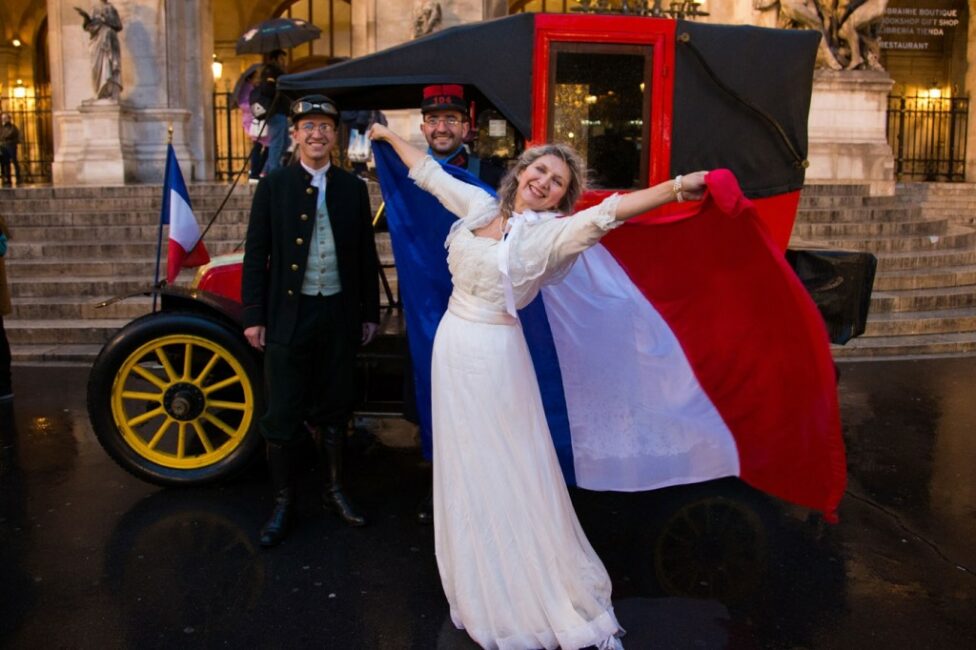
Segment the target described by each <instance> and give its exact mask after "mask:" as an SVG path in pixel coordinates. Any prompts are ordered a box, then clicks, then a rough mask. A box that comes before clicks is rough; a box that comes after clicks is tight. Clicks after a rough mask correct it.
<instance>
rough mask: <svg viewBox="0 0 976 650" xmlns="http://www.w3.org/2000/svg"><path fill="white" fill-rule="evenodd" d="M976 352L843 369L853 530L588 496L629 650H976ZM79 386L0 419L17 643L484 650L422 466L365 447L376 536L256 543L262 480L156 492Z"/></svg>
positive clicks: (363, 488)
mask: <svg viewBox="0 0 976 650" xmlns="http://www.w3.org/2000/svg"><path fill="white" fill-rule="evenodd" d="M974 376H976V358H969V359H946V360H935V361H924V362H923V361H903V362H886V363H858V364H845V365H843V366H842V378H841V404H842V411H843V418H844V430H845V437H846V440H847V445H848V456H849V459H848V463H849V468H850V476H849V478H850V488H849V493H848V496H847V497H846V498H845V500H844V502H843V504H842V506H841V510H840V514H841V523H840V525H838V526H826V525H824V524H822V522H821V521H820V520H819V519H818V518H817V517H816V516H809V514H808V513H807V512H806V511H801V510H799V509H796V508H791V507H787V506H785V505H783V504H782V503H779V502H775V501H773V500H771V499H768V498H766V497H763V496H762V495H760V494H757V493H755V492H754V491H752V490H750V489H748V488H746V487H745V486H743V485H741V484H739V483H738V482H736V481H732V480H729V481H718V482H714V483H710V484H705V485H699V486H692V487H688V488H682V489H671V490H662V491H658V492H656V493H650V494H637V495H634V494H598V493H590V492H576V493H574V495H573V496H574V501H575V503H576V505H577V509H578V511H579V513H580V518H581V521H582V522H583V525H584V527H585V528H586V530H587V533H588V535H589V537H590V539H591V541H592V543H593V545H594V547H595V548H596V549H597V551H598V552H599V553H600V555H601V557H603V559H604V561H605V563H606V565H607V568H608V570H609V571H610V573H611V576H612V577H613V581H614V601H615V608H616V610H617V613H618V617H619V619H620V621H621V623H622V624H623V626H624V627H625V628H627V630H628V635H627V637H626V638H625V642H626V647H627V648H629V649H630V650H633V649H634V648H641V649H643V648H682V647H696V648H798V647H804V648H852V647H858V648H859V647H885V646H887V647H890V648H908V647H911V648H916V647H932V648H936V647H938V648H957V647H958V648H969V647H976V622H974V621H973V616H972V613H973V611H976V610H974V605H976V575H974V574H973V571H974V570H976V544H974V540H976V474H974V472H973V471H972V468H973V466H974V462H976V427H974V423H976V400H974V399H973V390H972V377H974ZM86 378H87V369H85V368H17V369H15V382H16V386H17V400H16V403H15V404H13V405H6V406H0V586H2V587H0V646H3V647H15V648H27V647H85V648H87V647H99V648H128V647H139V648H155V647H212V646H222V647H223V646H226V647H255V648H264V647H306V646H308V647H348V648H379V649H387V648H389V649H400V648H444V649H446V648H458V649H471V648H474V647H475V646H474V645H473V644H472V643H471V642H470V641H469V640H468V639H467V637H466V635H465V634H464V633H463V632H458V631H457V630H455V629H454V628H453V626H452V625H451V624H450V620H449V617H448V612H447V606H446V603H445V601H444V597H443V595H442V592H441V589H440V584H439V581H438V578H437V570H436V564H435V561H434V557H433V531H432V529H431V528H429V527H422V526H419V525H417V524H416V523H415V522H414V519H413V512H414V507H415V505H416V503H417V501H418V499H419V497H420V496H422V494H423V492H424V489H425V484H426V481H427V473H428V472H429V470H428V469H427V468H426V467H425V466H424V465H423V463H421V462H419V460H418V456H417V454H416V453H415V452H414V451H412V450H397V449H391V448H388V447H383V446H381V445H378V444H372V445H361V446H360V447H359V448H358V450H357V451H356V453H354V454H353V455H352V458H351V459H350V463H349V473H350V475H351V481H350V483H351V485H350V490H349V491H350V493H351V494H352V495H354V496H355V497H356V500H357V502H358V503H359V505H360V506H361V507H362V509H363V510H365V511H366V512H367V513H368V514H370V515H371V523H370V526H368V527H366V528H363V529H350V528H345V527H343V526H342V525H340V524H339V523H338V521H337V520H336V519H334V518H332V517H330V516H328V515H326V514H325V513H322V512H321V511H319V510H318V508H317V506H316V505H315V502H314V498H313V494H314V483H315V481H316V473H317V470H316V469H315V468H314V467H309V468H308V471H307V473H306V475H305V476H306V478H305V481H306V485H305V486H304V487H305V490H304V492H303V494H304V496H305V500H304V502H303V503H302V505H301V509H300V513H301V515H302V516H301V519H300V521H299V523H298V527H297V529H296V530H295V531H294V533H293V535H292V536H291V537H290V538H289V539H288V540H287V541H286V543H285V544H284V545H283V546H281V547H279V548H278V549H275V550H274V551H271V552H267V551H262V550H260V549H259V548H258V547H257V544H256V540H255V531H256V528H257V527H258V526H259V525H260V523H261V521H262V519H263V517H264V515H265V514H266V509H267V508H268V506H269V498H268V494H267V488H266V485H265V476H264V475H263V471H262V469H261V468H260V467H259V466H258V467H255V468H254V470H253V471H251V472H249V473H248V474H247V475H245V476H244V477H242V478H241V479H240V480H238V481H236V482H234V483H233V484H230V485H224V486H220V487H214V488H208V489H198V488H194V489H182V490H178V489H161V488H158V487H154V486H152V485H149V484H146V483H143V482H141V481H139V480H137V479H135V478H133V477H131V476H129V475H128V474H126V473H125V472H124V471H123V470H121V469H120V468H119V467H118V466H117V465H115V464H114V463H113V462H112V461H111V460H110V459H109V458H108V457H107V455H106V454H105V453H104V451H103V450H102V449H101V447H100V446H99V445H98V443H97V441H96V440H95V438H94V435H93V434H92V432H91V428H90V425H89V424H88V420H87V416H86V413H85V404H84V385H85V381H86Z"/></svg>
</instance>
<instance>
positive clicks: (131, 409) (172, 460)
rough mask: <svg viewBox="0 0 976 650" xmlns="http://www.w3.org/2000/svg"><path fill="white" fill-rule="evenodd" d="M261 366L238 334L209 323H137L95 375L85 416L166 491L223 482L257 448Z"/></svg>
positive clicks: (185, 318) (106, 353) (169, 318)
mask: <svg viewBox="0 0 976 650" xmlns="http://www.w3.org/2000/svg"><path fill="white" fill-rule="evenodd" d="M258 368H259V365H258V359H257V357H256V355H255V354H254V353H253V352H252V351H251V349H250V348H249V347H248V346H247V345H246V343H244V341H243V339H242V337H241V335H240V334H239V333H238V332H236V331H233V330H231V329H230V328H229V327H228V326H227V325H225V324H224V323H222V322H219V321H217V320H216V319H213V318H209V317H208V316H207V315H201V314H187V313H166V312H161V313H156V314H150V315H148V316H144V317H142V318H140V319H138V320H135V321H133V322H132V323H130V324H129V325H127V326H126V327H124V328H123V329H122V330H120V331H119V333H118V334H116V335H115V337H114V338H113V339H112V340H111V341H109V343H108V344H107V345H106V346H105V348H104V349H103V350H102V353H101V354H100V355H99V357H98V359H97V360H96V362H95V365H94V366H93V368H92V374H91V379H90V380H89V386H88V409H89V415H90V417H91V420H92V425H93V427H94V430H95V435H96V436H97V437H98V439H99V442H101V443H102V446H103V447H104V448H105V450H106V451H108V453H109V454H110V455H111V456H112V457H113V458H114V459H115V460H116V461H117V462H118V463H119V464H120V465H122V466H123V467H124V468H125V469H127V470H128V471H130V472H132V473H133V474H135V475H137V476H139V477H140V478H144V479H146V480H149V481H152V482H154V483H160V484H164V485H190V484H199V483H205V482H210V481H214V480H219V479H223V478H226V477H228V476H230V475H231V474H233V473H235V472H236V471H237V470H239V469H241V468H242V467H243V466H244V465H245V464H246V462H247V461H248V460H249V458H250V457H251V456H252V455H253V452H254V450H255V449H256V447H257V445H258V444H259V442H260V434H259V433H258V432H257V431H256V426H255V422H256V419H257V417H258V416H259V415H260V414H261V412H262V410H261V407H260V405H259V402H260V393H261V391H260V390H258V389H259V387H260V386H261V380H260V372H259V369H258Z"/></svg>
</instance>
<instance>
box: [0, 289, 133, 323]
mask: <svg viewBox="0 0 976 650" xmlns="http://www.w3.org/2000/svg"><path fill="white" fill-rule="evenodd" d="M146 284H147V285H148V282H147V283H146ZM116 295H120V294H113V295H100V296H70V297H66V296H54V297H31V298H18V299H17V300H14V301H12V302H13V311H12V312H11V314H10V315H9V316H5V317H4V323H7V322H13V321H16V320H53V319H68V320H89V319H91V320H103V319H113V318H115V319H127V320H132V319H133V318H138V317H139V316H142V315H143V314H148V313H149V312H150V311H152V298H150V297H149V296H133V297H131V298H127V299H126V300H123V301H120V302H115V303H112V304H111V305H108V306H106V307H102V308H99V307H98V305H99V304H101V303H102V302H104V301H106V300H109V299H111V298H113V297H115V296H116Z"/></svg>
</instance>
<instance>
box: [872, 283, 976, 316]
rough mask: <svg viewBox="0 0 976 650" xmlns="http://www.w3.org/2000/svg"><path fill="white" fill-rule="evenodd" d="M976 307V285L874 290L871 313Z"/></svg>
mask: <svg viewBox="0 0 976 650" xmlns="http://www.w3.org/2000/svg"><path fill="white" fill-rule="evenodd" d="M968 307H976V285H966V286H961V287H934V288H931V289H910V290H906V291H874V292H872V294H871V305H870V313H872V314H876V313H879V312H918V311H933V310H937V309H956V308H968Z"/></svg>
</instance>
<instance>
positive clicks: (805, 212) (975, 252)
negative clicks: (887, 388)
mask: <svg viewBox="0 0 976 650" xmlns="http://www.w3.org/2000/svg"><path fill="white" fill-rule="evenodd" d="M866 189H867V188H866V187H863V186H857V185H852V186H830V185H813V186H809V187H807V188H805V189H804V191H803V194H802V196H801V202H800V213H799V215H798V217H797V223H796V226H795V227H794V229H793V237H794V240H804V241H812V242H816V243H818V244H823V245H826V246H829V247H832V248H843V249H852V250H864V251H870V252H872V253H874V254H875V255H876V256H877V258H878V272H877V275H876V277H875V281H874V292H873V295H872V298H871V307H870V311H869V316H868V324H867V329H866V331H865V333H864V334H863V335H862V336H861V337H859V338H856V339H854V340H852V341H850V342H848V343H847V345H845V346H835V349H834V355H835V357H837V358H842V359H843V358H871V359H881V358H894V357H906V356H939V355H955V354H971V353H976V185H973V184H948V183H946V184H911V185H899V186H898V187H897V191H896V193H895V195H894V196H889V197H870V196H867V191H866Z"/></svg>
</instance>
